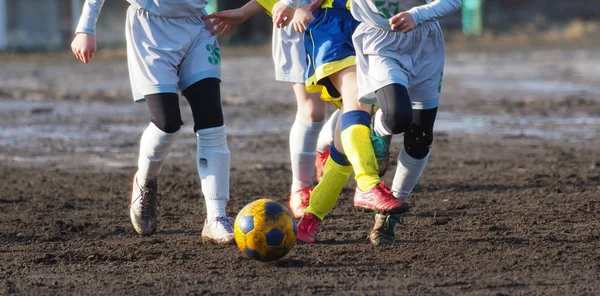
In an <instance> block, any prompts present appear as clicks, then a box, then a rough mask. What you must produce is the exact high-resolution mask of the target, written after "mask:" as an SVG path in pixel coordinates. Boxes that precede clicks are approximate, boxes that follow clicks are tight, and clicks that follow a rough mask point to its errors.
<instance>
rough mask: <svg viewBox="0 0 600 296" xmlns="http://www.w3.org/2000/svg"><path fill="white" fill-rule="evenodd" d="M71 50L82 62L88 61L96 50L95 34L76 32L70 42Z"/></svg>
mask: <svg viewBox="0 0 600 296" xmlns="http://www.w3.org/2000/svg"><path fill="white" fill-rule="evenodd" d="M71 50H72V51H73V54H75V57H77V59H78V60H80V61H82V62H83V63H84V64H87V63H89V62H90V61H91V60H92V57H93V56H94V53H95V52H96V36H94V35H90V34H86V33H77V35H76V36H75V38H74V39H73V42H71Z"/></svg>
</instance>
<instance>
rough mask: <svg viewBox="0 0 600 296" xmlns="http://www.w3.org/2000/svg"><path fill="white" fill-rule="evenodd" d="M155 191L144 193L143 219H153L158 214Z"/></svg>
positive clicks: (142, 204) (142, 201) (142, 202)
mask: <svg viewBox="0 0 600 296" xmlns="http://www.w3.org/2000/svg"><path fill="white" fill-rule="evenodd" d="M151 191H154V190H146V191H142V194H141V198H142V200H141V201H140V204H141V206H142V218H147V217H152V216H154V214H155V213H156V202H157V198H156V195H157V193H156V192H151Z"/></svg>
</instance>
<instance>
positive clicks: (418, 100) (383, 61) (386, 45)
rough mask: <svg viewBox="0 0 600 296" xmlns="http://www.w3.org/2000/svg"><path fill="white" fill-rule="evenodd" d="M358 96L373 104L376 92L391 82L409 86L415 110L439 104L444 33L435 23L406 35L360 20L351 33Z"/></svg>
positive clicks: (362, 100)
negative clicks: (354, 54) (354, 53)
mask: <svg viewBox="0 0 600 296" xmlns="http://www.w3.org/2000/svg"><path fill="white" fill-rule="evenodd" d="M352 39H353V42H354V47H355V49H356V70H357V74H356V75H357V83H358V98H359V101H360V102H361V103H364V104H375V103H376V102H377V99H376V97H375V91H376V90H379V89H381V88H382V87H384V86H386V85H390V84H394V83H398V84H402V85H404V86H406V88H407V89H408V94H409V95H410V100H411V102H412V106H413V108H414V109H431V108H435V107H437V106H438V105H439V102H440V92H441V88H442V75H443V72H444V57H445V54H444V50H445V49H444V36H443V34H442V29H441V28H440V26H439V23H437V22H427V23H424V24H422V25H421V26H419V27H417V29H415V30H413V31H411V32H409V33H408V34H405V33H402V32H398V31H387V30H383V29H381V28H379V27H374V26H371V25H367V24H365V23H361V24H360V25H359V26H358V28H357V29H356V31H355V32H354V35H353V38H352Z"/></svg>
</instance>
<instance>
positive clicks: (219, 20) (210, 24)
mask: <svg viewBox="0 0 600 296" xmlns="http://www.w3.org/2000/svg"><path fill="white" fill-rule="evenodd" d="M222 22H223V21H222V20H221V19H214V20H212V21H211V22H210V23H209V24H208V25H207V26H206V29H207V30H209V31H212V30H213V29H214V28H215V26H217V25H218V24H220V23H222Z"/></svg>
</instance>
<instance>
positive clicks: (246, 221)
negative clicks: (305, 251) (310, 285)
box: [234, 199, 297, 261]
mask: <svg viewBox="0 0 600 296" xmlns="http://www.w3.org/2000/svg"><path fill="white" fill-rule="evenodd" d="M234 231H235V242H236V243H237V245H238V247H239V248H240V251H242V253H243V254H244V255H246V256H247V257H249V258H252V259H255V260H259V261H274V260H278V259H281V258H283V257H284V256H285V255H287V253H288V252H289V251H290V250H291V249H292V247H293V246H294V244H295V243H296V231H297V230H296V220H294V218H293V217H292V214H291V213H290V210H289V209H288V208H287V207H285V206H284V205H282V204H281V203H278V202H276V201H273V200H270V199H259V200H256V201H253V202H251V203H249V204H247V205H246V206H245V207H244V208H243V209H242V210H241V211H240V212H239V213H238V215H237V217H236V218H235V224H234Z"/></svg>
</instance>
